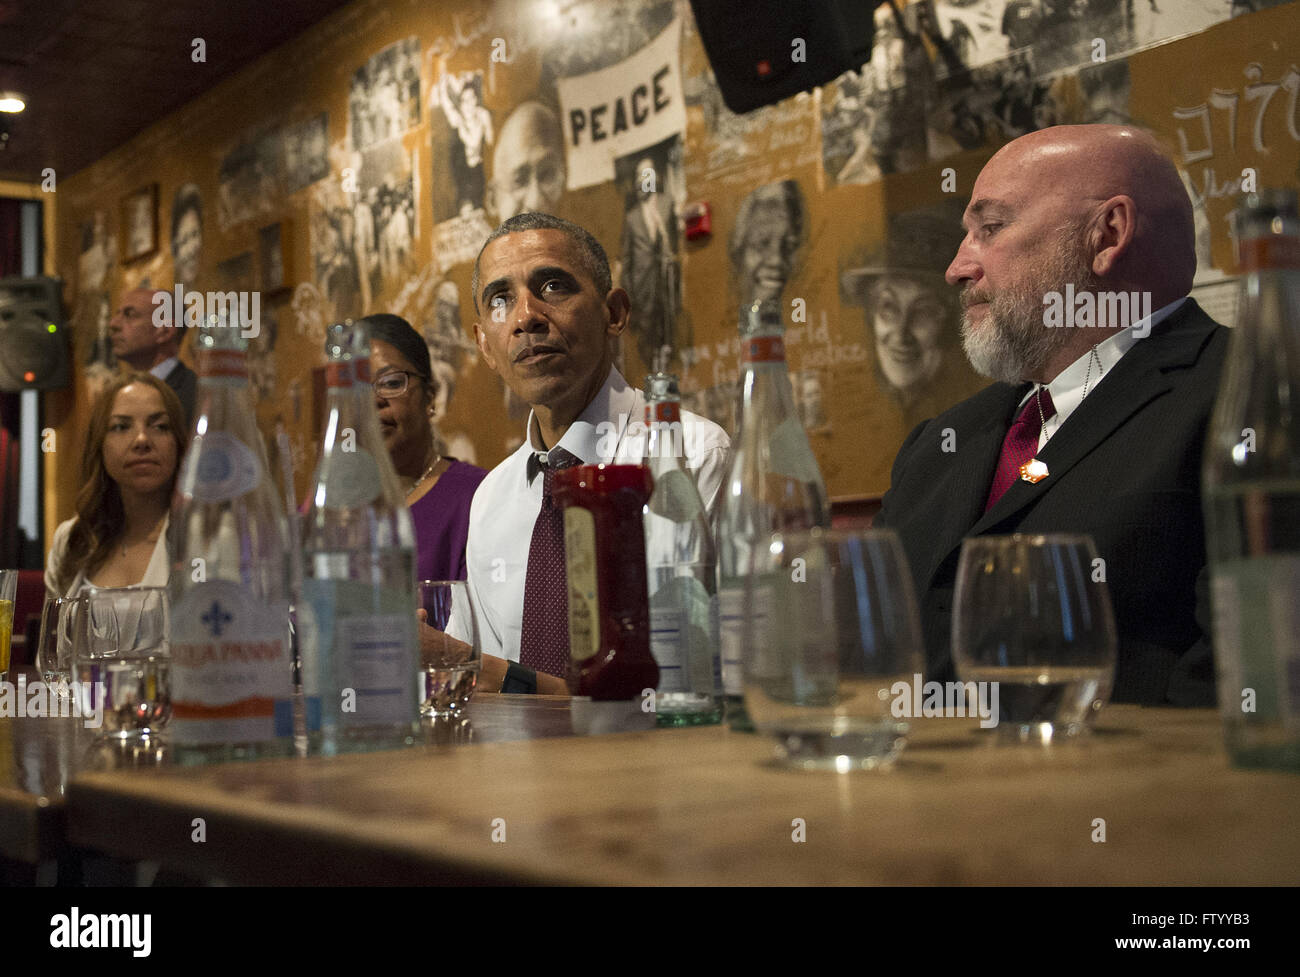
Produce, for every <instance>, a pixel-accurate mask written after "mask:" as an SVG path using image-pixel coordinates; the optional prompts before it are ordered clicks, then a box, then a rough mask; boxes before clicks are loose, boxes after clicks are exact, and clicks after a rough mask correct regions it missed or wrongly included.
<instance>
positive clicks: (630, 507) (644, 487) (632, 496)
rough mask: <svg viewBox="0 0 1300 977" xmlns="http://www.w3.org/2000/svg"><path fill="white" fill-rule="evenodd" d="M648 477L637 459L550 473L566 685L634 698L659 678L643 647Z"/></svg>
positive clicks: (580, 691)
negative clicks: (565, 603) (561, 562)
mask: <svg viewBox="0 0 1300 977" xmlns="http://www.w3.org/2000/svg"><path fill="white" fill-rule="evenodd" d="M653 484H654V480H653V479H652V478H651V476H650V471H649V469H647V468H646V467H645V466H643V465H577V466H575V467H573V468H567V469H565V470H563V471H560V472H556V474H555V480H554V483H553V484H552V489H551V491H552V493H553V496H554V498H555V503H556V505H558V506H560V508H561V509H563V510H564V549H565V563H566V567H567V574H568V581H569V655H570V658H569V676H568V682H569V690H570V691H571V692H572V693H573V694H574V695H585V696H591V698H592V699H635V698H639V697H640V696H641V694H642V692H644V690H646V689H653V688H655V687H656V686H658V684H659V666H658V665H657V664H655V660H654V656H653V655H652V654H651V653H650V607H649V598H648V597H647V596H646V595H647V588H646V565H645V531H644V529H643V526H642V519H641V512H642V508H643V507H644V506H645V504H646V501H647V500H648V499H649V498H650V489H651V487H652V485H653Z"/></svg>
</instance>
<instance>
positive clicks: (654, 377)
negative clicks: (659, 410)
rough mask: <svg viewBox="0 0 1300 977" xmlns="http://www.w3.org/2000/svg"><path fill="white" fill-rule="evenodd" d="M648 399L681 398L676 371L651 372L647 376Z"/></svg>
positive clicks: (646, 389) (646, 393) (646, 392)
mask: <svg viewBox="0 0 1300 977" xmlns="http://www.w3.org/2000/svg"><path fill="white" fill-rule="evenodd" d="M645 396H646V400H651V401H655V400H681V399H682V394H681V391H680V390H679V389H678V385H677V375H676V374H674V373H651V374H650V375H649V376H647V377H646V378H645Z"/></svg>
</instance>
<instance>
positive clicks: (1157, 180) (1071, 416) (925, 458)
mask: <svg viewBox="0 0 1300 977" xmlns="http://www.w3.org/2000/svg"><path fill="white" fill-rule="evenodd" d="M963 224H964V226H965V228H966V232H967V233H966V237H965V238H964V240H963V241H962V244H961V246H960V248H959V249H958V251H957V256H956V257H955V258H954V259H953V261H952V264H951V265H950V266H949V268H948V271H947V276H946V277H947V280H948V282H949V284H952V285H957V286H960V287H961V289H962V292H961V303H962V308H963V320H962V339H963V344H964V347H965V350H966V354H967V356H968V357H969V358H970V360H971V363H972V365H973V366H974V367H975V369H976V370H977V371H978V372H980V373H981V374H982V375H985V376H988V377H991V378H992V379H993V380H995V381H997V382H996V383H994V384H992V385H991V386H989V387H987V388H986V389H984V390H983V391H981V392H980V393H978V394H976V395H975V396H973V397H971V398H969V399H968V400H965V401H963V402H962V403H960V404H958V405H957V406H955V407H953V408H951V409H950V410H948V411H946V412H945V413H943V414H941V415H939V416H938V417H937V418H935V419H934V420H932V421H929V422H926V423H924V424H922V425H920V426H919V427H918V428H917V429H916V430H914V431H913V432H912V433H911V435H909V437H908V438H907V440H906V441H905V442H904V444H903V447H902V448H901V449H900V451H899V453H898V457H897V458H896V460H895V462H894V469H893V474H892V480H891V487H890V490H889V492H888V493H887V494H886V496H885V499H884V504H883V507H882V510H881V512H880V514H879V516H878V517H877V518H876V525H878V526H885V527H890V528H893V529H895V530H897V531H898V533H899V534H900V536H901V537H902V541H903V545H904V547H905V549H906V550H907V555H908V559H909V561H910V563H911V567H912V573H913V576H914V577H915V580H916V584H917V595H918V599H919V601H920V603H921V607H922V617H923V622H924V626H925V632H926V651H927V671H928V672H929V673H930V677H931V678H936V679H939V680H941V681H942V680H944V679H945V678H949V677H951V675H952V672H953V666H952V656H951V650H950V649H951V634H950V629H951V618H952V601H953V587H954V582H955V577H956V570H957V562H958V558H959V556H960V554H961V543H962V540H963V538H965V537H968V536H982V535H1003V534H1009V533H1048V532H1053V533H1087V534H1089V535H1091V536H1092V537H1093V539H1094V540H1095V542H1096V544H1097V550H1098V554H1099V555H1100V557H1101V558H1102V559H1103V560H1104V561H1105V572H1106V581H1107V584H1108V586H1109V589H1110V593H1111V599H1112V602H1113V604H1114V608H1115V617H1116V625H1117V629H1118V632H1119V655H1118V662H1117V666H1116V674H1115V687H1114V692H1113V699H1114V701H1117V702H1142V703H1150V704H1156V703H1173V704H1178V705H1205V706H1208V705H1212V704H1213V703H1214V671H1213V661H1212V658H1211V656H1210V647H1209V613H1208V594H1207V592H1206V583H1205V576H1206V575H1205V539H1204V529H1203V523H1202V513H1201V494H1200V483H1201V476H1200V469H1201V450H1202V443H1203V441H1204V438H1205V430H1206V426H1207V423H1208V420H1209V415H1210V410H1211V407H1212V405H1213V402H1214V397H1215V394H1216V392H1217V389H1218V380H1219V373H1220V369H1221V367H1222V363H1223V357H1224V353H1225V350H1226V345H1227V338H1228V335H1227V331H1226V330H1224V329H1223V328H1222V327H1221V326H1219V325H1218V324H1216V323H1215V322H1214V321H1213V320H1211V319H1210V318H1209V316H1207V315H1206V314H1205V313H1204V312H1203V311H1201V309H1200V307H1199V306H1197V304H1196V303H1195V301H1193V300H1192V299H1190V298H1188V297H1187V293H1188V292H1189V290H1190V289H1191V285H1192V276H1193V274H1194V272H1195V270H1196V256H1195V240H1194V224H1193V219H1192V205H1191V201H1190V200H1189V199H1188V197H1187V193H1186V191H1185V190H1184V189H1183V185H1182V183H1181V182H1180V180H1179V177H1178V173H1177V170H1176V169H1175V167H1174V165H1173V163H1172V162H1170V161H1169V159H1168V157H1166V156H1165V155H1164V153H1163V152H1162V151H1161V149H1160V147H1159V146H1158V144H1157V143H1156V142H1155V141H1154V140H1153V139H1152V138H1151V137H1150V136H1148V135H1146V134H1145V133H1143V132H1141V131H1140V130H1138V129H1135V128H1131V127H1123V126H1060V127H1056V128H1051V129H1044V130H1040V131H1038V132H1033V133H1030V134H1028V135H1026V136H1023V137H1021V138H1020V139H1017V140H1015V141H1013V142H1011V143H1008V144H1007V145H1006V146H1004V147H1003V148H1002V149H1001V150H1000V151H999V152H998V153H997V154H996V155H995V156H994V157H993V159H991V160H990V161H989V163H988V165H987V166H986V167H985V168H984V169H983V171H982V172H981V173H980V175H979V178H978V179H977V180H976V182H975V187H974V192H973V194H972V197H971V203H970V205H969V206H968V207H967V208H966V213H965V216H964V218H963ZM1067 285H1070V286H1072V288H1073V291H1074V295H1075V296H1078V295H1082V294H1084V293H1090V294H1091V295H1092V296H1093V297H1094V299H1096V298H1099V297H1101V298H1104V297H1106V296H1109V297H1110V298H1112V299H1114V298H1115V297H1116V296H1117V295H1118V294H1119V293H1124V295H1125V296H1126V297H1129V298H1132V297H1135V296H1136V297H1139V298H1141V299H1144V300H1145V299H1146V297H1147V296H1149V304H1148V303H1147V301H1139V302H1137V303H1135V304H1136V305H1137V306H1138V308H1137V309H1136V310H1135V309H1133V308H1132V307H1131V306H1123V307H1121V306H1120V304H1119V303H1118V302H1117V301H1112V302H1108V303H1107V315H1106V319H1107V321H1106V322H1103V323H1101V324H1100V325H1090V326H1080V325H1075V326H1066V325H1061V326H1051V325H1048V324H1047V323H1048V322H1049V321H1051V322H1056V321H1062V319H1063V316H1061V317H1058V318H1056V319H1053V318H1051V317H1050V316H1049V313H1052V314H1056V313H1061V312H1062V311H1063V306H1064V300H1065V299H1066V298H1068V297H1069V294H1068V293H1067V289H1066V286H1067ZM1076 302H1077V299H1076ZM1148 313H1149V314H1148ZM1077 318H1078V313H1076V321H1077ZM1094 318H1095V317H1094ZM1064 321H1069V320H1068V319H1065V320H1064ZM1035 448H1036V450H1034V449H1035ZM1030 456H1032V458H1034V459H1036V460H1037V461H1039V462H1041V463H1042V465H1043V466H1044V467H1045V469H1046V471H1047V474H1046V476H1045V477H1043V478H1042V479H1041V480H1038V481H1030V480H1028V479H1027V478H1026V477H1024V476H1023V475H1020V474H1019V473H1018V469H1019V464H1020V463H1021V462H1027V461H1029V460H1030ZM1028 474H1029V475H1030V476H1031V477H1032V476H1033V475H1034V474H1035V473H1034V472H1033V471H1030V472H1029V473H1028Z"/></svg>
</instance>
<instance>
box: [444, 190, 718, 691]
mask: <svg viewBox="0 0 1300 977" xmlns="http://www.w3.org/2000/svg"><path fill="white" fill-rule="evenodd" d="M473 289H474V304H475V309H476V311H477V312H478V319H477V321H476V322H475V324H474V334H475V337H476V339H477V341H478V347H479V350H480V351H481V352H482V354H483V358H484V360H485V362H486V363H487V364H488V366H490V367H491V368H492V369H493V370H495V371H496V372H497V373H498V374H500V376H501V378H502V380H504V381H505V383H506V385H507V386H508V387H509V388H510V389H511V390H512V391H513V392H514V393H515V395H516V396H518V397H519V398H520V399H521V400H523V401H524V402H525V403H527V404H529V406H530V407H531V408H532V411H531V413H530V414H529V417H528V427H527V431H526V434H525V440H524V443H523V445H522V446H520V448H519V449H518V450H517V451H515V453H514V454H512V455H511V456H510V457H508V458H507V459H506V460H505V461H503V462H502V463H501V464H500V465H498V466H497V467H496V468H494V469H493V470H492V471H491V472H490V473H489V474H488V476H487V478H485V479H484V480H483V483H482V484H481V485H480V486H479V489H478V492H477V493H476V494H475V496H474V502H473V505H472V508H471V509H470V524H469V544H468V547H467V563H468V567H469V585H470V591H471V593H472V595H473V598H474V604H475V607H476V608H477V609H478V611H479V617H478V624H479V637H480V640H481V642H482V645H483V651H484V674H483V685H484V687H485V688H488V689H491V690H495V689H496V688H497V687H498V684H500V680H504V685H505V689H506V690H507V691H533V690H535V691H538V692H559V693H563V692H565V691H567V690H566V688H565V686H564V683H563V680H562V677H561V670H560V669H558V668H557V669H555V670H554V672H553V673H552V674H547V672H546V671H544V670H541V669H539V668H536V667H534V668H531V669H530V668H527V667H525V665H527V663H528V660H529V647H528V646H529V644H530V642H532V641H534V640H535V638H536V632H537V630H538V629H537V628H536V627H534V626H532V625H531V624H530V626H529V627H528V628H527V629H526V628H525V623H526V622H525V618H526V616H527V615H526V614H525V602H526V597H527V596H528V594H527V591H528V590H529V588H530V586H533V585H534V583H535V582H536V578H537V569H538V568H537V567H536V566H535V567H534V574H533V575H532V577H530V574H529V572H528V570H529V557H530V553H532V552H537V546H538V544H539V539H538V537H539V534H541V532H542V523H543V522H544V521H545V518H544V515H545V514H544V512H543V510H544V508H545V507H544V499H543V485H544V483H546V484H549V476H547V475H546V474H545V473H546V466H547V465H548V464H550V465H552V466H555V465H556V463H557V460H558V459H560V458H563V459H565V461H564V462H562V463H560V464H559V465H558V466H557V467H564V465H565V464H573V463H579V462H580V463H583V464H595V463H600V462H605V463H622V464H636V463H639V462H640V460H641V459H640V446H639V444H638V443H637V438H636V428H635V427H634V425H638V426H639V425H640V423H641V422H643V420H644V417H645V398H644V396H643V394H642V392H641V391H640V390H639V389H637V388H635V387H633V386H631V385H629V384H628V382H627V380H625V379H624V377H623V376H622V375H621V374H620V373H619V372H618V370H617V369H615V368H614V365H613V350H612V347H611V342H610V341H611V340H612V339H613V338H614V337H616V336H618V335H619V334H621V333H622V332H623V330H624V328H625V327H626V326H627V322H628V313H629V309H630V302H629V299H628V295H627V293H626V292H625V291H624V290H623V289H621V288H613V287H612V282H611V277H610V270H609V261H608V259H607V258H606V256H605V252H604V249H603V248H602V247H601V246H600V244H599V243H598V242H597V241H596V239H595V238H593V237H592V236H591V235H590V234H589V233H588V232H587V231H585V230H584V229H583V228H581V227H579V226H578V225H576V224H573V223H571V222H569V221H565V220H562V219H560V218H557V217H551V216H549V215H546V214H539V213H525V214H519V215H517V216H515V217H512V218H511V219H510V220H507V221H506V222H505V223H503V224H502V225H501V226H500V227H499V228H498V229H497V230H496V231H494V232H493V233H492V235H491V236H490V237H489V238H488V239H487V242H486V243H485V244H484V246H483V249H482V251H481V252H480V253H479V257H478V260H477V262H475V265H474V278H473ZM682 427H683V440H684V442H685V445H684V451H685V461H686V464H687V467H688V468H689V469H690V471H691V472H692V473H693V474H694V476H695V478H696V483H697V485H698V486H699V489H700V495H701V496H702V497H703V499H704V502H705V504H706V505H707V506H708V507H709V508H710V509H712V506H713V504H714V502H715V500H716V498H717V495H718V490H719V488H720V487H721V485H722V481H723V479H724V477H725V476H726V468H727V462H728V452H729V449H730V442H729V439H728V438H727V435H726V433H725V432H724V431H723V430H722V428H720V427H718V425H716V424H714V423H713V422H712V421H709V420H706V419H705V418H703V417H700V416H699V415H696V414H691V413H689V412H688V411H682ZM546 504H547V505H548V506H549V501H548V502H547V503H546ZM561 576H562V574H561ZM555 583H556V582H555V581H549V584H551V585H554V584H555ZM558 585H559V587H560V588H562V587H563V585H564V582H563V580H560V581H558ZM564 593H565V595H566V599H567V591H565V592H564ZM556 596H557V597H558V596H559V594H558V593H557V594H556ZM535 601H536V595H535V594H534V595H533V603H535ZM565 634H566V635H567V623H566V624H565ZM566 640H567V638H566ZM521 642H522V644H523V646H524V648H523V652H522V658H523V662H524V664H523V665H521V664H518V663H519V662H520V661H521ZM566 650H567V649H566ZM534 683H535V684H534Z"/></svg>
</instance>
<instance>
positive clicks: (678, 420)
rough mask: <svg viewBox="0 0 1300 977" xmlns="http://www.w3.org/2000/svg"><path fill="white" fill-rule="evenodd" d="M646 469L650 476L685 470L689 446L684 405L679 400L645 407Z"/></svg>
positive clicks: (656, 401) (662, 401) (652, 403)
mask: <svg viewBox="0 0 1300 977" xmlns="http://www.w3.org/2000/svg"><path fill="white" fill-rule="evenodd" d="M645 427H646V442H645V460H644V463H645V465H646V466H647V467H648V468H649V469H650V472H651V474H658V473H660V472H663V471H667V470H668V469H669V468H681V467H684V458H685V456H686V446H685V440H684V437H685V435H684V431H683V428H682V405H681V402H680V401H677V400H652V401H650V402H649V403H647V404H646V405H645Z"/></svg>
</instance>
